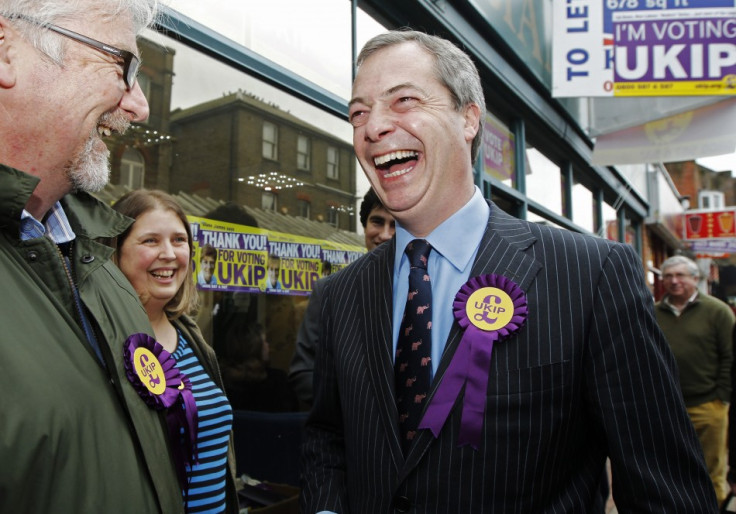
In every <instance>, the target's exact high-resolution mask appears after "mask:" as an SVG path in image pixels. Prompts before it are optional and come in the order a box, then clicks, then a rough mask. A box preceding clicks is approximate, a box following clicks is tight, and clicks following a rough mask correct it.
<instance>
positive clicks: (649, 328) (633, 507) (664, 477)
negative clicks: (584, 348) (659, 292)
mask: <svg viewBox="0 0 736 514" xmlns="http://www.w3.org/2000/svg"><path fill="white" fill-rule="evenodd" d="M594 302H595V305H594V309H593V318H594V319H593V323H592V328H591V333H590V335H589V355H588V357H587V360H589V364H588V365H587V366H585V371H584V373H585V383H586V384H588V387H587V388H586V389H587V391H588V392H587V397H586V403H587V405H588V407H589V409H590V410H591V412H592V413H593V416H594V418H596V420H597V422H599V423H600V424H601V426H602V427H603V431H604V434H605V443H606V444H607V446H608V450H609V455H610V459H611V471H612V491H613V498H614V500H615V502H616V507H617V509H618V512H619V513H620V514H626V513H644V512H650V513H654V512H657V513H661V512H668V513H689V514H704V513H717V512H718V508H717V505H716V500H715V493H714V490H713V485H712V484H711V481H710V478H709V476H708V472H707V470H706V467H705V464H704V461H703V456H702V451H701V449H700V443H699V441H698V439H697V437H696V434H695V431H694V429H693V427H692V424H691V423H690V420H689V417H688V415H687V412H686V410H685V405H684V403H683V401H682V396H681V393H680V389H679V381H678V377H677V369H676V364H675V360H674V357H673V355H672V353H671V351H670V349H669V346H668V345H667V343H666V341H665V339H664V335H663V334H662V332H661V331H660V329H659V327H658V325H657V323H656V320H655V317H654V311H653V301H652V296H651V293H650V292H649V289H648V288H647V287H646V284H645V282H644V277H643V272H642V268H641V261H640V260H639V258H638V256H637V255H636V253H635V252H634V250H633V248H631V247H630V246H628V245H615V246H613V247H612V249H611V252H610V254H609V255H608V257H607V259H606V260H605V263H604V265H603V270H602V273H601V275H600V280H599V283H598V284H597V285H596V288H595V297H594Z"/></svg>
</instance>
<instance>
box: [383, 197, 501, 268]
mask: <svg viewBox="0 0 736 514" xmlns="http://www.w3.org/2000/svg"><path fill="white" fill-rule="evenodd" d="M489 215H490V206H489V205H488V203H487V202H486V201H485V200H484V199H483V195H482V194H481V192H480V189H478V187H477V186H476V187H475V191H474V193H473V196H472V197H471V198H470V201H469V202H468V203H466V204H465V205H464V206H463V207H462V208H461V209H460V210H458V211H457V212H456V213H455V214H453V215H452V216H450V217H449V218H447V219H446V220H445V221H443V222H442V223H441V224H440V225H439V226H438V227H437V228H435V229H434V230H433V231H432V232H431V233H430V234H429V236H427V237H426V238H425V239H426V240H427V241H428V242H429V244H431V245H432V249H433V250H435V251H437V252H438V253H439V254H441V255H442V257H444V258H445V259H446V260H447V261H448V262H450V263H451V264H452V265H453V266H454V267H455V268H456V269H457V270H458V271H462V270H464V269H465V267H466V266H467V265H468V263H469V262H470V259H471V258H472V257H473V255H475V250H476V248H477V246H478V245H479V244H480V241H481V239H482V238H483V234H484V233H485V230H486V227H487V225H488V217H489ZM413 239H416V237H414V236H413V235H412V234H411V233H410V232H409V231H408V230H406V229H405V228H403V227H402V226H401V224H400V222H399V221H398V220H397V221H396V256H395V259H396V260H395V262H394V269H399V263H400V262H401V258H402V257H403V255H404V250H405V249H406V245H408V244H409V242H410V241H412V240H413ZM469 241H471V242H474V243H475V244H468V242H469Z"/></svg>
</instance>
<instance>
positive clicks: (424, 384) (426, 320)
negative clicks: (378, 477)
mask: <svg viewBox="0 0 736 514" xmlns="http://www.w3.org/2000/svg"><path fill="white" fill-rule="evenodd" d="M431 250H432V246H430V244H429V243H428V242H427V241H425V240H424V239H414V240H413V241H411V242H410V243H409V244H408V245H407V247H406V250H405V251H406V255H407V257H409V263H410V265H411V268H410V270H409V292H408V294H407V297H406V307H405V309H404V317H403V319H402V320H401V328H400V330H399V337H398V340H397V343H396V358H395V360H394V373H395V376H396V384H395V388H396V406H397V407H398V411H399V432H400V435H401V445H402V448H403V450H404V453H406V450H407V448H408V447H409V445H410V443H411V441H412V439H414V436H415V435H416V431H417V425H418V424H419V421H420V416H421V414H422V408H423V407H424V403H425V402H426V399H427V394H428V393H429V385H430V382H431V376H432V375H431V370H432V365H431V362H430V361H431V357H430V355H431V351H430V350H431V348H432V337H431V330H432V284H431V282H430V280H429V275H428V274H427V260H428V259H429V252H430V251H431Z"/></svg>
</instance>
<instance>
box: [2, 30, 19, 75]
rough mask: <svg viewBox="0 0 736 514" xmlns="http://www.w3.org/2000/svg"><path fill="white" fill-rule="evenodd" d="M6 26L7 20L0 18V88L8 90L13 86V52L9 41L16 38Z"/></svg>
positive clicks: (13, 32) (15, 33)
mask: <svg viewBox="0 0 736 514" xmlns="http://www.w3.org/2000/svg"><path fill="white" fill-rule="evenodd" d="M17 34H18V33H17V32H15V31H14V30H13V29H12V28H11V27H10V26H9V24H8V20H7V19H6V18H4V17H2V16H0V88H2V89H8V88H11V87H13V86H14V85H15V79H16V77H15V65H14V63H13V62H12V61H13V55H14V52H13V51H12V50H11V41H12V39H13V38H14V37H16V36H17Z"/></svg>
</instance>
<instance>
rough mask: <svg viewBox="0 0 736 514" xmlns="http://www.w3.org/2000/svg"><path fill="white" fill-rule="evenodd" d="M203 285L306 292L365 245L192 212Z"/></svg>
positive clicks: (196, 270) (198, 276)
mask: <svg viewBox="0 0 736 514" xmlns="http://www.w3.org/2000/svg"><path fill="white" fill-rule="evenodd" d="M188 219H189V223H190V225H191V227H192V239H193V242H194V245H193V246H194V262H193V267H194V273H195V276H196V279H197V287H198V288H199V289H209V290H220V291H233V292H243V293H271V294H294V295H307V294H310V293H311V291H312V286H313V284H314V282H315V281H317V280H318V279H319V278H321V277H323V276H325V275H328V274H330V273H334V272H336V271H338V270H340V269H341V268H344V267H345V266H347V265H348V264H350V263H351V262H353V261H355V260H356V259H358V258H359V257H360V256H361V255H363V253H365V249H364V248H361V247H359V246H352V245H344V244H339V243H332V242H330V241H324V240H321V239H312V238H308V237H301V236H296V235H293V234H284V233H281V232H273V231H269V230H264V229H259V228H255V227H248V226H245V225H236V224H233V223H224V222H220V221H216V220H210V219H205V218H198V217H194V216H189V217H188Z"/></svg>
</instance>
